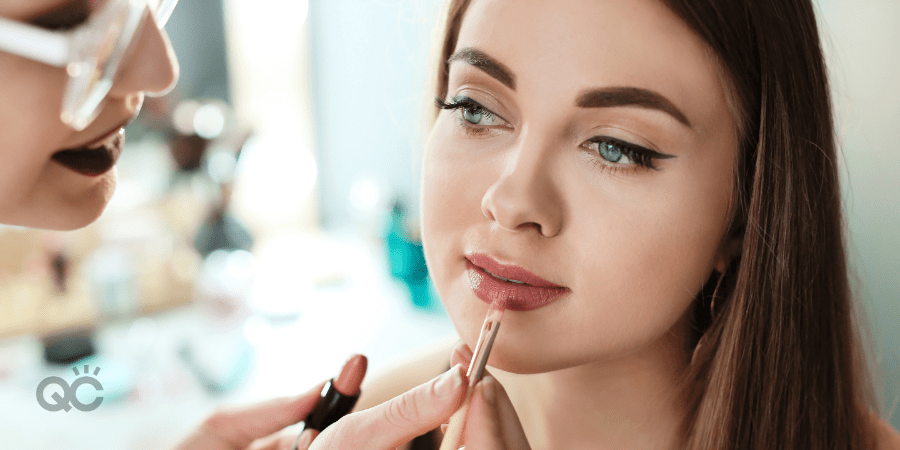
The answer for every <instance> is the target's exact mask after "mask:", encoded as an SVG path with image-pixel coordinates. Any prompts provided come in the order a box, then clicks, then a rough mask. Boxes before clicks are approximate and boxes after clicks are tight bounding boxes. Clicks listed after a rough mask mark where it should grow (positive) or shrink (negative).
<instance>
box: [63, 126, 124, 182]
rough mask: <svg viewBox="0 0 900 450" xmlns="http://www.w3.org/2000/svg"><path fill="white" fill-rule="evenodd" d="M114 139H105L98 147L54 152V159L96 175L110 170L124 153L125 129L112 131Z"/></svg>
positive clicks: (93, 175) (74, 169)
mask: <svg viewBox="0 0 900 450" xmlns="http://www.w3.org/2000/svg"><path fill="white" fill-rule="evenodd" d="M111 137H112V139H108V138H107V139H103V140H102V141H100V142H102V144H101V145H100V146H99V147H96V148H88V147H87V146H85V147H82V148H76V149H70V150H61V151H58V152H56V153H54V154H53V157H52V159H53V161H56V162H57V163H59V164H61V165H62V166H63V167H66V168H68V169H70V170H73V171H75V172H78V173H80V174H82V175H87V176H90V177H95V176H99V175H102V174H104V173H106V172H109V170H110V169H112V168H113V167H114V166H115V165H116V162H117V161H118V160H119V156H120V155H121V154H122V146H123V145H124V143H125V130H123V129H121V128H120V129H119V130H118V131H117V132H114V133H112V135H111ZM94 145H96V144H94Z"/></svg>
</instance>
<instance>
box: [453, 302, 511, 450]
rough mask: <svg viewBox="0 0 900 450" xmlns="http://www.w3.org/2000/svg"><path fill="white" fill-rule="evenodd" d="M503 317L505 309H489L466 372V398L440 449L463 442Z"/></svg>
mask: <svg viewBox="0 0 900 450" xmlns="http://www.w3.org/2000/svg"><path fill="white" fill-rule="evenodd" d="M502 317H503V310H497V309H495V308H494V307H493V306H491V308H490V309H488V313H487V317H485V319H484V325H482V326H481V333H480V334H479V335H478V342H477V343H476V344H475V350H474V351H473V355H472V361H471V362H470V363H469V370H468V372H467V373H466V377H467V378H468V379H469V387H468V389H466V399H465V401H463V404H462V406H460V407H459V409H458V410H456V412H455V413H453V415H452V416H450V422H449V424H448V425H447V432H446V433H445V434H444V439H443V440H442V441H441V448H440V450H458V449H459V448H460V446H462V444H463V442H462V439H463V432H465V431H466V417H467V416H468V414H469V403H471V400H472V393H473V392H474V391H475V385H476V384H478V382H479V381H481V377H482V376H484V367H485V366H486V365H487V361H488V357H489V356H490V354H491V348H492V347H493V346H494V339H495V338H496V337H497V331H499V330H500V319H501V318H502Z"/></svg>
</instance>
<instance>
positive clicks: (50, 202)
mask: <svg viewBox="0 0 900 450" xmlns="http://www.w3.org/2000/svg"><path fill="white" fill-rule="evenodd" d="M91 181H92V183H90V185H89V186H87V187H82V186H78V187H76V188H74V189H73V188H72V187H70V188H69V189H61V188H59V187H58V186H57V187H56V188H55V189H41V190H40V191H39V192H38V196H37V198H33V199H31V200H29V201H27V202H26V204H25V205H24V206H23V207H22V208H21V209H20V213H19V214H16V215H15V216H14V217H12V218H10V219H9V220H6V221H3V222H4V223H7V224H10V225H18V226H24V227H31V228H41V229H46V230H57V231H71V230H77V229H79V228H84V227H86V226H88V225H90V224H91V223H93V222H94V221H96V220H97V218H99V217H100V215H101V214H103V211H104V210H105V209H106V206H107V205H108V204H109V201H110V200H111V199H112V195H113V193H114V192H115V189H116V170H115V169H113V170H110V171H109V172H107V173H105V174H103V175H100V176H98V177H96V178H95V179H94V180H91ZM45 186H46V185H45ZM49 187H52V186H49Z"/></svg>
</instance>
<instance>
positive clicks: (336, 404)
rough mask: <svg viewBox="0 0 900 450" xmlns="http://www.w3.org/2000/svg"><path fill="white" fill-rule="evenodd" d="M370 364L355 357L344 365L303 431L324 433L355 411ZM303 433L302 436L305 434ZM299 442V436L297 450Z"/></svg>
mask: <svg viewBox="0 0 900 450" xmlns="http://www.w3.org/2000/svg"><path fill="white" fill-rule="evenodd" d="M368 364H369V361H368V359H366V357H365V356H363V355H353V356H352V357H350V359H348V360H347V362H346V363H344V367H343V368H342V369H341V373H340V375H338V376H337V378H332V379H331V380H329V381H328V382H327V383H325V387H324V388H323V389H322V394H321V397H320V398H319V402H318V403H316V407H315V408H313V410H312V412H311V413H309V415H308V416H306V419H304V420H303V431H306V430H307V429H313V430H316V431H323V430H324V429H325V428H328V426H329V425H331V424H333V423H335V422H337V421H338V420H340V419H341V417H344V416H346V415H347V414H348V413H349V412H350V411H351V410H352V409H353V407H354V406H355V405H356V401H357V400H359V393H360V392H359V386H360V385H361V384H362V380H363V377H365V376H366V368H367V367H368ZM303 431H301V432H300V434H303ZM299 441H300V436H299V435H298V436H297V439H296V440H295V441H294V449H295V450H296V448H297V443H298V442H299Z"/></svg>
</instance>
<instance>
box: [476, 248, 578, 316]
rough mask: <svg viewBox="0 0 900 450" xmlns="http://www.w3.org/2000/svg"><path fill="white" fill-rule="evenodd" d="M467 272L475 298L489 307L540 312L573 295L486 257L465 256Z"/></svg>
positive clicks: (529, 273)
mask: <svg viewBox="0 0 900 450" xmlns="http://www.w3.org/2000/svg"><path fill="white" fill-rule="evenodd" d="M466 269H467V270H466V271H467V273H468V275H469V285H470V286H471V287H472V290H473V291H475V296H476V297H478V298H479V299H480V300H481V301H483V302H485V303H487V304H493V305H495V306H498V307H501V308H505V309H510V310H513V311H531V310H534V309H538V308H541V307H544V306H547V305H549V304H550V303H552V302H554V301H556V300H558V299H559V298H560V297H561V296H562V295H564V294H566V293H568V292H570V289H569V288H567V287H564V286H560V285H557V284H554V283H551V282H549V281H547V280H545V279H543V278H541V277H539V276H537V275H535V274H533V273H531V272H529V271H528V270H526V269H523V268H522V267H519V266H514V265H505V264H500V263H499V262H497V261H495V260H494V259H493V258H491V257H490V256H488V255H485V254H478V253H476V254H471V255H468V256H466ZM497 277H502V278H506V279H509V280H516V281H521V282H524V284H520V283H513V282H511V281H504V280H502V279H500V278H497Z"/></svg>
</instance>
